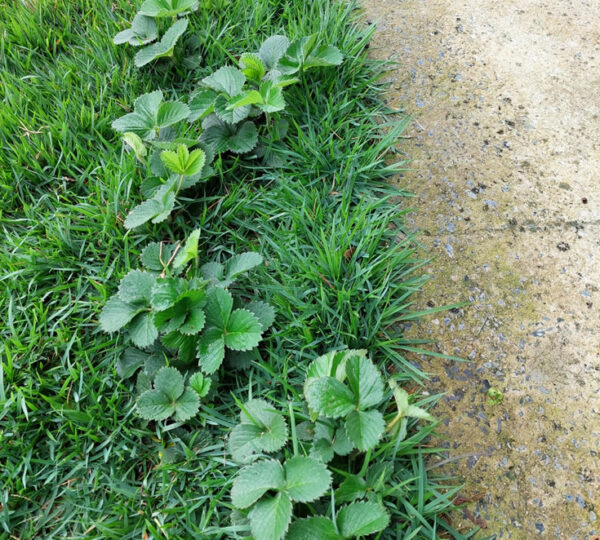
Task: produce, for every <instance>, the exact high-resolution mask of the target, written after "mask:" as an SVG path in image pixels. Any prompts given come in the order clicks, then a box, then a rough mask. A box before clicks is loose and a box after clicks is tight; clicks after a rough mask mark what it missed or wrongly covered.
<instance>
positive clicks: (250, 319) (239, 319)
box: [223, 309, 262, 351]
mask: <svg viewBox="0 0 600 540" xmlns="http://www.w3.org/2000/svg"><path fill="white" fill-rule="evenodd" d="M223 337H224V340H225V345H226V346H227V347H229V348H230V349H233V350H234V351H248V350H250V349H252V348H254V347H256V346H257V345H258V344H259V343H260V340H261V337H262V326H261V324H260V322H259V321H258V319H257V318H256V317H255V316H254V314H253V313H251V312H250V311H248V310H247V309H236V310H235V311H234V312H233V313H232V314H231V315H230V317H229V321H228V322H227V328H226V330H225V332H224V336H223Z"/></svg>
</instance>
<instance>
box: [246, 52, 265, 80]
mask: <svg viewBox="0 0 600 540" xmlns="http://www.w3.org/2000/svg"><path fill="white" fill-rule="evenodd" d="M240 67H241V68H242V73H243V74H244V75H245V76H246V78H247V79H248V80H249V81H252V82H255V83H259V82H260V81H261V79H262V78H263V77H264V76H265V73H266V72H267V69H266V66H265V64H264V63H263V61H262V60H261V58H260V56H259V55H258V54H252V53H244V54H242V56H241V57H240Z"/></svg>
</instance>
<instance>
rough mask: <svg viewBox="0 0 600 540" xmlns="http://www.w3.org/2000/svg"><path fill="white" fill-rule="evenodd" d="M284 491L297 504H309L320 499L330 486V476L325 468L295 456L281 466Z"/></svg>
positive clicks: (305, 458)
mask: <svg viewBox="0 0 600 540" xmlns="http://www.w3.org/2000/svg"><path fill="white" fill-rule="evenodd" d="M283 468H284V471H285V490H286V493H287V494H288V495H289V496H290V498H291V499H292V500H294V501H298V502H310V501H314V500H316V499H318V498H319V497H321V496H322V495H323V494H324V493H325V492H326V491H327V490H328V489H329V486H330V485H331V474H330V473H329V470H328V469H327V467H326V466H325V465H324V464H323V463H321V462H319V461H317V460H315V459H312V458H308V457H303V456H296V457H293V458H291V459H288V460H287V461H286V462H285V465H284V466H283Z"/></svg>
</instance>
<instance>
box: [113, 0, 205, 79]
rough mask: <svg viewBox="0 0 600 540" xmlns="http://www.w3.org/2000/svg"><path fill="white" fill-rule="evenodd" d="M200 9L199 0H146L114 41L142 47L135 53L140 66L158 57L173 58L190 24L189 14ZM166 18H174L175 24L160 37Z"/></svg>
mask: <svg viewBox="0 0 600 540" xmlns="http://www.w3.org/2000/svg"><path fill="white" fill-rule="evenodd" d="M197 9H198V0H146V1H145V2H144V3H143V4H142V5H141V7H140V9H139V11H138V13H137V14H136V15H135V17H134V18H133V21H132V23H131V27H129V28H127V29H125V30H123V31H122V32H119V33H118V34H117V35H116V36H115V37H114V38H113V42H114V43H115V44H116V45H120V44H123V43H128V44H129V45H131V46H133V47H142V48H141V49H140V50H139V51H138V52H137V54H136V55H135V59H134V62H135V65H136V66H137V67H142V66H145V65H146V64H149V63H150V62H152V61H154V60H156V59H158V58H164V57H172V56H173V52H174V49H175V45H176V44H177V41H178V40H179V38H180V37H181V36H182V35H183V34H184V33H185V31H186V29H187V27H188V22H189V21H188V19H187V17H185V15H187V14H189V13H191V12H193V11H196V10H197ZM179 17H181V18H179ZM157 19H158V21H157ZM163 19H170V20H171V25H170V26H169V27H168V28H167V29H166V30H165V32H164V33H163V35H162V37H160V39H159V31H158V27H159V22H160V21H161V20H163ZM157 40H158V41H157ZM153 42H154V43H153Z"/></svg>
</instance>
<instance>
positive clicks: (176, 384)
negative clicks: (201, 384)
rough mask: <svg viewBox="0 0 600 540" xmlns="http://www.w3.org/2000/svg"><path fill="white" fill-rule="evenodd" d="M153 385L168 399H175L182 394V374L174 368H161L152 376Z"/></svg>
mask: <svg viewBox="0 0 600 540" xmlns="http://www.w3.org/2000/svg"><path fill="white" fill-rule="evenodd" d="M154 387H155V388H156V390H158V391H160V392H162V393H163V394H165V395H166V396H167V397H168V398H169V399H170V400H172V401H175V400H176V399H177V398H178V397H179V396H180V395H181V394H183V376H182V375H181V373H179V371H178V370H177V369H175V368H172V367H164V368H161V369H159V370H158V373H157V374H156V377H155V378H154Z"/></svg>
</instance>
